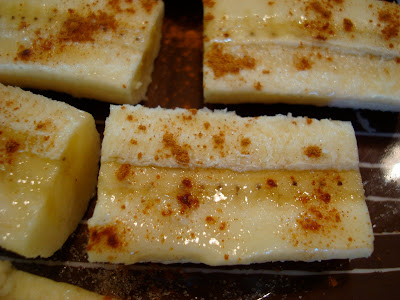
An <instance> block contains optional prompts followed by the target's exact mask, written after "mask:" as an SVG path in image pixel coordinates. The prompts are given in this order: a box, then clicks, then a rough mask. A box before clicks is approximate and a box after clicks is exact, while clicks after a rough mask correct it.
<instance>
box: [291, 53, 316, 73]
mask: <svg viewBox="0 0 400 300" xmlns="http://www.w3.org/2000/svg"><path fill="white" fill-rule="evenodd" d="M293 63H294V66H295V67H296V69H297V70H298V71H305V70H309V69H311V68H312V64H313V63H312V62H311V61H310V60H309V59H307V58H306V57H304V56H303V57H297V56H295V57H294V59H293Z"/></svg>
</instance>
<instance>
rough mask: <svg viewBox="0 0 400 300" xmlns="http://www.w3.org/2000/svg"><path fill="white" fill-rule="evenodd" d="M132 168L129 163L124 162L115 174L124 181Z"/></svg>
mask: <svg viewBox="0 0 400 300" xmlns="http://www.w3.org/2000/svg"><path fill="white" fill-rule="evenodd" d="M130 170H131V166H130V165H129V164H122V165H121V166H120V167H119V168H118V171H117V172H116V174H115V176H116V177H117V179H118V180H119V181H122V180H124V179H125V178H126V177H127V176H128V175H129V172H130Z"/></svg>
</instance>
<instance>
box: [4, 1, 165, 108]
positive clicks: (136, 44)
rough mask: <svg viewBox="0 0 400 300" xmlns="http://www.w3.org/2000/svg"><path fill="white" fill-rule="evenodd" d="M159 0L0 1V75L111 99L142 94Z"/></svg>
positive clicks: (154, 49) (154, 48)
mask: <svg viewBox="0 0 400 300" xmlns="http://www.w3.org/2000/svg"><path fill="white" fill-rule="evenodd" d="M163 12H164V5H163V2H162V1H161V0H137V1H136V0H135V1H122V0H121V1H120V0H117V1H107V0H100V1H90V0H68V1H67V0H44V1H36V0H24V1H22V0H18V1H0V82H2V83H4V84H10V85H16V86H21V87H31V88H39V89H51V90H56V91H60V92H65V93H69V94H71V95H73V96H75V97H86V98H93V99H98V100H102V101H108V102H114V103H131V104H133V103H137V102H139V101H141V100H143V99H144V98H145V94H146V91H147V87H148V85H149V83H150V82H151V73H152V70H153V62H154V59H155V57H156V56H157V54H158V50H159V46H160V38H161V25H162V18H163Z"/></svg>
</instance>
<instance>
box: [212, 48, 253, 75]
mask: <svg viewBox="0 0 400 300" xmlns="http://www.w3.org/2000/svg"><path fill="white" fill-rule="evenodd" d="M206 64H207V65H208V66H209V67H210V68H211V69H212V70H213V72H214V75H215V77H216V78H219V77H222V76H225V75H226V74H229V73H232V74H238V73H239V72H240V71H241V70H244V69H253V68H254V67H255V65H256V61H255V59H254V58H252V57H250V56H248V55H246V54H244V55H243V56H241V57H240V56H234V55H232V54H230V53H224V52H223V45H221V44H217V43H213V44H212V46H211V49H210V50H209V51H208V52H207V53H206Z"/></svg>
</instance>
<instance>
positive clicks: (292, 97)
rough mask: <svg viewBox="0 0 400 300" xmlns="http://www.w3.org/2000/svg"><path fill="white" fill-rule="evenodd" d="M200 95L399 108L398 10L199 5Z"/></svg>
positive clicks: (345, 3)
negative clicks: (201, 27)
mask: <svg viewBox="0 0 400 300" xmlns="http://www.w3.org/2000/svg"><path fill="white" fill-rule="evenodd" d="M203 3H204V34H205V38H204V72H203V74H204V97H205V101H206V102H214V103H241V102H261V103H291V104H313V105H319V106H321V105H326V106H339V107H355V108H369V109H378V110H395V111H400V86H399V84H398V82H399V80H400V36H399V30H400V5H398V4H396V3H389V2H386V1H375V0H340V1H330V0H301V1H292V0H281V1H263V0H249V1H240V0H235V1H230V0H217V1H204V2H203Z"/></svg>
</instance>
